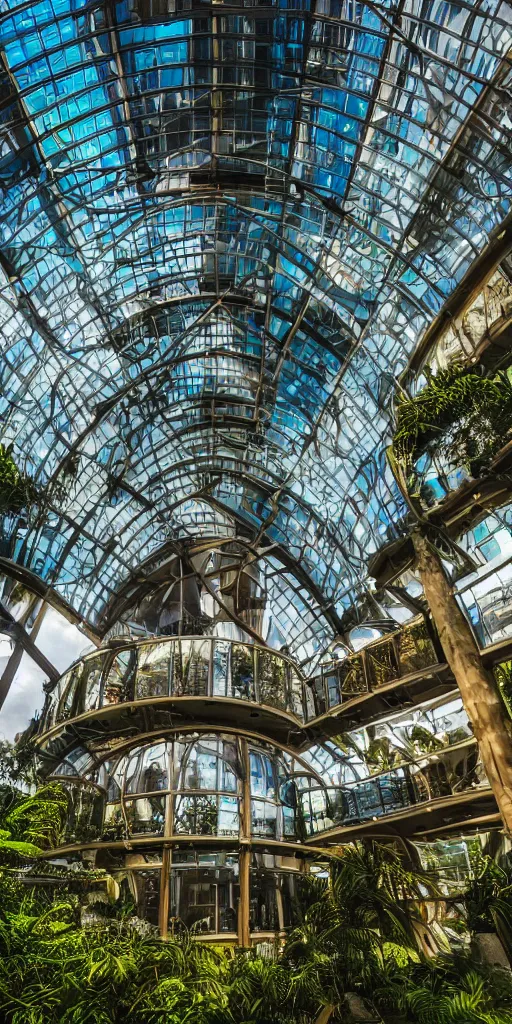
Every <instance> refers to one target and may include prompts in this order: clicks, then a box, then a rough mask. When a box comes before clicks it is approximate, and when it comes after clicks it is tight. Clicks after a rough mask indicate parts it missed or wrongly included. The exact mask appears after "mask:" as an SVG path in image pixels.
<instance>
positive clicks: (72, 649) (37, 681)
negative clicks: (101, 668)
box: [0, 608, 93, 741]
mask: <svg viewBox="0 0 512 1024" xmlns="http://www.w3.org/2000/svg"><path fill="white" fill-rule="evenodd" d="M36 643H37V646H38V647H39V649H40V650H41V651H42V652H43V654H44V655H45V656H46V657H47V658H48V660H49V661H51V663H52V665H55V668H57V669H58V670H59V672H65V671H66V669H67V668H68V667H69V666H70V665H71V664H72V663H73V662H74V661H76V659H77V658H78V657H79V656H80V655H81V654H82V653H83V652H84V651H85V650H90V649H91V648H92V646H93V645H92V644H91V643H90V641H88V639H87V637H86V636H84V634H83V633H81V632H80V630H78V629H77V628H76V626H73V625H72V624H71V623H70V622H68V621H67V619H64V618H63V617H62V615H60V614H59V612H57V611H55V610H54V609H53V608H49V609H48V611H47V613H46V615H45V617H44V619H43V623H42V626H41V629H40V630H39V634H38V636H37V639H36ZM3 663H4V659H2V665H1V666H0V667H1V668H3V667H4V664H3ZM46 679H47V676H45V675H44V673H43V672H42V671H41V669H40V668H39V667H38V666H37V665H36V664H35V663H34V662H33V661H32V658H30V657H29V656H28V655H27V654H24V655H23V657H22V659H21V662H20V665H19V668H18V671H17V672H16V675H15V677H14V679H13V682H12V685H11V688H10V690H9V693H8V694H7V697H6V700H5V703H4V705H3V708H2V711H1V713H0V736H1V737H2V738H3V739H7V740H11V741H13V740H14V737H15V736H16V734H17V733H19V732H23V730H24V729H26V728H27V725H28V724H29V722H30V719H31V718H32V717H33V716H34V714H35V713H36V711H40V710H41V708H42V706H43V702H44V692H43V683H44V682H45V681H46Z"/></svg>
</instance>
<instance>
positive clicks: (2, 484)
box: [0, 444, 37, 515]
mask: <svg viewBox="0 0 512 1024" xmlns="http://www.w3.org/2000/svg"><path fill="white" fill-rule="evenodd" d="M36 498H37V489H36V487H35V485H34V483H33V481H32V480H31V479H30V477H28V476H27V475H26V474H25V473H23V472H22V470H21V469H20V468H19V466H17V464H16V462H15V461H14V458H13V455H12V448H11V447H9V446H7V447H6V446H5V445H4V444H0V515H1V514H5V513H7V512H21V511H22V509H27V508H29V507H30V505H32V504H33V503H34V501H35V500H36Z"/></svg>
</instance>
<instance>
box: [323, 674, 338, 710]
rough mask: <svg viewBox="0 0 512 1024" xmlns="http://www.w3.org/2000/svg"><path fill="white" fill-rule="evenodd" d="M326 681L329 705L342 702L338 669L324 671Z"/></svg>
mask: <svg viewBox="0 0 512 1024" xmlns="http://www.w3.org/2000/svg"><path fill="white" fill-rule="evenodd" d="M324 682H325V686H326V689H327V706H328V707H329V708H334V707H336V705H337V704H341V692H340V681H339V677H338V673H337V671H336V670H334V671H330V672H326V673H324Z"/></svg>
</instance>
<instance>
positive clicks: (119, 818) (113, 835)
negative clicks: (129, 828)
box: [101, 801, 127, 842]
mask: <svg viewBox="0 0 512 1024" xmlns="http://www.w3.org/2000/svg"><path fill="white" fill-rule="evenodd" d="M126 834H127V833H126V825H125V820H124V817H123V813H122V811H121V802H120V801H117V802H116V803H111V804H107V809H106V811H105V821H104V823H103V832H102V836H101V838H102V839H104V840H105V841H109V842H115V841H116V840H118V839H125V838H126Z"/></svg>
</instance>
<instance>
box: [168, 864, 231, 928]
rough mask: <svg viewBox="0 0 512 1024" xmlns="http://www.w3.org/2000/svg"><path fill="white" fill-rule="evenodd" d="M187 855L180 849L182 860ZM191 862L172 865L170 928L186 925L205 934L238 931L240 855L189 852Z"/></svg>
mask: <svg viewBox="0 0 512 1024" xmlns="http://www.w3.org/2000/svg"><path fill="white" fill-rule="evenodd" d="M186 856H187V855H183V854H182V853H180V852H177V858H178V861H180V860H181V861H183V860H184V858H185V857H186ZM188 856H189V858H190V863H189V864H188V865H187V864H183V863H180V864H179V865H176V864H175V861H174V860H173V866H172V868H171V879H170V881H171V885H170V907H169V930H170V932H171V934H173V933H175V932H179V930H180V928H182V927H183V926H185V927H186V928H189V929H192V930H193V931H194V932H196V933H199V934H202V933H209V934H220V933H224V932H230V933H236V930H237V926H238V905H239V900H240V888H239V881H238V857H237V856H236V855H231V854H223V853H213V854H207V855H201V854H199V855H198V856H195V855H194V854H190V855H188Z"/></svg>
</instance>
